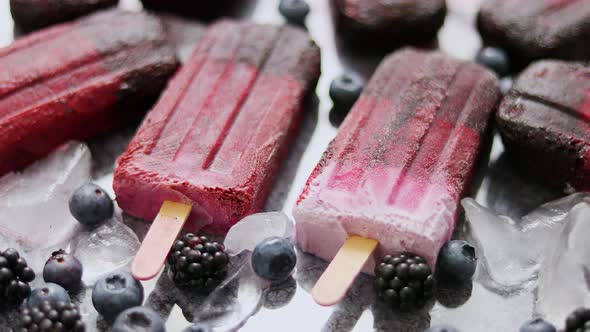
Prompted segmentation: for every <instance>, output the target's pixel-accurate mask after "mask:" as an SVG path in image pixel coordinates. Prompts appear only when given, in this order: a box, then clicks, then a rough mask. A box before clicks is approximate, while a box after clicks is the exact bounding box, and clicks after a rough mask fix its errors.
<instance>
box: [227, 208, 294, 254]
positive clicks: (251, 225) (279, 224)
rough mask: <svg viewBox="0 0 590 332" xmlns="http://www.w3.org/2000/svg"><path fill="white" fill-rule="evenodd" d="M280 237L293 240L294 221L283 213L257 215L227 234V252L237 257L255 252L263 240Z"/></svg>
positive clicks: (237, 225)
mask: <svg viewBox="0 0 590 332" xmlns="http://www.w3.org/2000/svg"><path fill="white" fill-rule="evenodd" d="M273 236H278V237H282V238H288V239H292V238H293V236H294V227H293V221H292V220H291V219H290V218H289V217H288V216H287V215H286V214H284V213H283V212H262V213H255V214H252V215H250V216H247V217H246V218H244V219H242V220H241V221H240V222H238V223H237V224H235V225H234V226H233V227H232V228H231V229H230V230H229V232H228V233H227V236H226V237H225V241H224V245H225V249H226V252H227V253H228V254H230V255H237V254H239V253H241V252H242V251H244V250H249V251H253V250H254V247H256V245H257V244H258V243H260V242H262V240H264V239H266V238H269V237H273Z"/></svg>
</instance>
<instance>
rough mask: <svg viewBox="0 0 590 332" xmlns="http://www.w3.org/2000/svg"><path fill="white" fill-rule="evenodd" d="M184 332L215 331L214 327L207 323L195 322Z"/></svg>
mask: <svg viewBox="0 0 590 332" xmlns="http://www.w3.org/2000/svg"><path fill="white" fill-rule="evenodd" d="M182 332H213V329H212V328H211V326H209V325H207V324H204V323H196V324H193V325H191V326H189V327H187V328H186V329H184V331H182Z"/></svg>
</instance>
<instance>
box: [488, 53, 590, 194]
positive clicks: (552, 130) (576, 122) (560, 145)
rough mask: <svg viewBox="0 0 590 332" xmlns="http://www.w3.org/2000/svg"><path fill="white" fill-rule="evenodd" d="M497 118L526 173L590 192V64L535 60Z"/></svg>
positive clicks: (516, 84) (549, 181)
mask: <svg viewBox="0 0 590 332" xmlns="http://www.w3.org/2000/svg"><path fill="white" fill-rule="evenodd" d="M496 122H497V124H498V128H499V130H500V133H501V134H502V139H503V141H504V143H505V146H506V150H507V152H508V154H509V156H510V157H511V159H512V160H513V161H515V162H516V164H517V165H518V166H519V167H520V168H521V169H522V170H524V171H525V172H526V174H534V175H536V176H537V177H538V178H539V179H540V180H542V181H543V182H546V183H549V184H552V185H555V186H560V187H562V188H566V187H570V188H572V187H573V188H575V189H577V190H581V191H587V190H590V66H588V65H585V64H582V63H575V62H565V61H557V60H543V61H538V62H535V63H533V64H531V65H530V66H529V67H528V68H527V69H525V71H524V72H523V73H522V74H520V76H519V77H518V79H517V80H516V82H515V84H514V85H513V87H512V89H511V90H510V91H509V92H508V95H507V96H506V97H505V98H504V100H503V101H502V103H501V104H500V109H499V111H498V115H497V117H496Z"/></svg>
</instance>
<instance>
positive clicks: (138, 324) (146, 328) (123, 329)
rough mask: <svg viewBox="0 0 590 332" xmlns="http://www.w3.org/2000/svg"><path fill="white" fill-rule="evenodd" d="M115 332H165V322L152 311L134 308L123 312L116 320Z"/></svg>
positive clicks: (144, 308)
mask: <svg viewBox="0 0 590 332" xmlns="http://www.w3.org/2000/svg"><path fill="white" fill-rule="evenodd" d="M112 331H113V332H137V331H142V332H165V331H166V328H165V327H164V320H163V319H162V317H160V315H158V314H157V313H156V312H154V311H153V310H152V309H149V308H146V307H133V308H130V309H127V310H125V311H123V312H122V313H121V314H119V316H118V317H117V320H115V324H114V325H113V329H112Z"/></svg>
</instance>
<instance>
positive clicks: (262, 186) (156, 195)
mask: <svg viewBox="0 0 590 332" xmlns="http://www.w3.org/2000/svg"><path fill="white" fill-rule="evenodd" d="M319 74H320V52H319V48H318V47H317V46H316V45H315V44H314V42H313V41H312V40H311V39H310V38H309V36H308V35H307V34H306V33H305V32H304V31H303V30H300V29H296V28H292V27H276V26H270V25H257V24H252V23H237V22H233V21H222V22H220V23H217V24H215V25H213V26H211V27H210V28H209V29H208V31H207V32H206V33H205V35H204V36H203V37H202V39H201V41H200V42H199V44H198V46H197V49H196V50H195V51H194V53H193V55H192V58H191V59H189V60H188V61H187V62H186V63H185V65H184V66H183V67H182V69H181V70H180V71H179V73H178V74H177V75H176V76H175V77H174V79H173V80H172V81H171V83H170V84H169V86H168V88H167V89H166V91H165V92H164V94H163V95H162V97H161V98H160V100H159V102H158V103H157V105H156V106H155V108H154V109H153V110H152V111H151V112H150V113H149V114H148V116H147V117H146V119H145V120H144V123H143V124H142V126H141V128H140V129H139V131H138V133H137V135H136V137H135V138H134V139H133V141H132V142H131V144H130V145H129V148H128V150H127V151H126V152H125V154H124V155H123V156H122V157H121V158H120V159H119V166H118V168H117V170H116V172H115V179H114V189H115V192H116V195H117V201H118V203H119V205H120V206H121V208H122V209H123V210H125V212H127V213H129V214H131V215H134V216H137V217H140V218H143V219H146V220H153V219H154V217H155V216H156V215H157V213H158V210H159V209H160V206H161V205H162V203H163V201H164V200H170V201H175V202H182V203H188V204H192V205H193V209H192V213H191V215H190V216H189V220H188V222H187V227H188V228H189V229H191V230H197V229H200V228H201V227H202V226H203V225H207V227H206V229H207V230H208V231H211V232H218V233H219V232H225V231H227V230H228V229H229V227H231V225H232V224H234V223H235V222H237V221H238V220H240V219H241V218H243V217H244V216H246V215H248V214H251V213H253V212H257V211H259V210H260V209H261V208H262V207H263V205H264V203H265V201H266V198H267V195H268V193H269V191H270V189H271V186H272V184H273V181H274V178H275V175H276V172H277V170H278V168H279V166H280V162H281V160H283V159H284V157H285V154H286V153H287V150H288V148H289V146H290V144H291V143H292V140H293V139H294V136H295V134H296V132H297V128H298V124H299V122H300V117H301V115H302V113H303V110H304V100H305V97H306V96H307V95H308V94H309V93H310V92H311V91H312V90H313V88H314V86H315V82H316V81H317V79H318V76H319Z"/></svg>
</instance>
